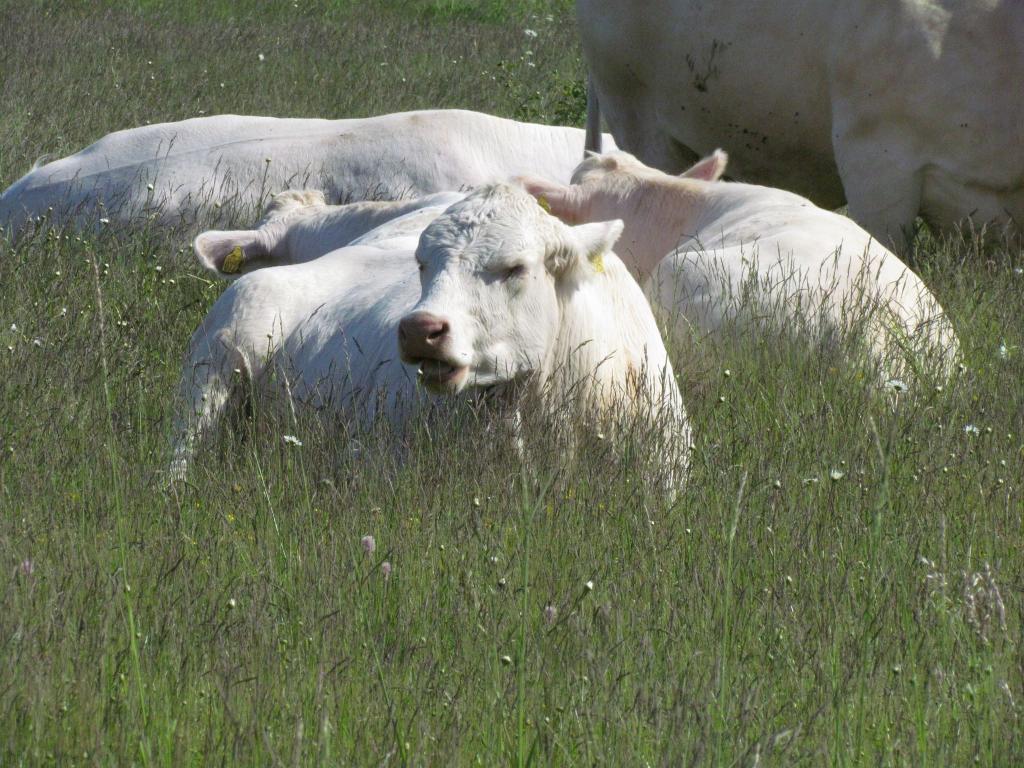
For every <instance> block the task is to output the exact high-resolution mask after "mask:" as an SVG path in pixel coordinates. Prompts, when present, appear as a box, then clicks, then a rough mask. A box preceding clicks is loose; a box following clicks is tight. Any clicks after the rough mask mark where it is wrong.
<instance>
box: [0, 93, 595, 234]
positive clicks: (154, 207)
mask: <svg viewBox="0 0 1024 768" xmlns="http://www.w3.org/2000/svg"><path fill="white" fill-rule="evenodd" d="M608 140H611V138H610V137H608ZM582 152H583V131H582V130H580V129H577V128H561V127H555V126H548V125H534V124H531V123H520V122H516V121H514V120H506V119H503V118H499V117H492V116H491V115H485V114H481V113H478V112H468V111H464V110H455V109H452V110H426V111H421V112H405V113H398V114H391V115H381V116H379V117H369V118H363V119H351V120H307V119H292V118H289V119H282V118H274V117H248V116H241V115H219V116H215V117H200V118H194V119H191V120H183V121H181V122H176V123H161V124H159V125H148V126H144V127H140V128H132V129H129V130H124V131H117V132H116V133H111V134H108V135H107V136H105V137H103V138H102V139H100V140H99V141H97V142H96V143H95V144H92V145H91V146H89V147H86V148H85V149H83V150H82V151H81V152H78V153H76V154H74V155H71V156H69V157H65V158H63V159H60V160H56V161H54V162H50V163H46V164H45V165H40V166H39V167H36V168H33V169H32V170H31V171H30V172H29V173H27V174H26V175H25V176H23V177H22V178H21V179H19V180H18V181H16V182H15V183H14V184H12V185H11V186H10V187H9V188H8V189H7V190H6V191H5V192H4V193H3V195H2V196H0V230H2V229H7V230H17V229H18V228H19V227H20V226H21V225H22V224H23V223H24V222H25V221H26V219H28V218H30V217H38V216H43V215H46V214H47V211H48V209H51V208H52V209H53V211H52V213H51V214H50V215H51V218H52V220H56V221H57V222H67V221H70V222H72V223H74V224H75V225H76V226H84V227H95V226H98V222H99V221H100V219H108V220H110V221H127V222H131V221H135V220H137V219H140V218H146V217H148V216H154V217H155V218H156V220H158V221H160V222H162V223H165V224H174V223H181V222H183V223H185V224H186V225H188V224H191V223H192V222H193V221H194V219H195V218H196V216H197V215H198V214H199V213H200V212H202V211H203V210H208V209H209V207H210V206H213V205H217V206H225V207H226V208H230V209H231V210H232V211H241V212H242V213H243V214H244V213H250V215H251V212H254V211H256V210H258V209H259V206H261V205H262V204H263V203H264V201H265V199H266V197H267V196H268V195H269V194H271V193H274V192H279V191H281V190H283V189H287V188H292V187H308V188H312V189H319V190H321V191H323V192H324V193H325V194H326V196H327V198H328V199H330V200H333V201H340V202H349V201H358V200H372V199H380V200H396V199H400V198H403V197H408V196H418V195H425V194H429V193H432V192H440V191H445V190H457V189H463V188H467V187H471V186H476V185H480V184H487V183H493V182H497V181H502V180H504V179H507V178H509V177H510V176H512V175H515V174H520V173H533V174H539V175H541V176H544V177H545V178H551V179H552V180H562V181H568V179H569V175H570V174H571V173H572V169H573V166H574V165H575V164H576V162H578V161H579V158H580V157H581V156H582Z"/></svg>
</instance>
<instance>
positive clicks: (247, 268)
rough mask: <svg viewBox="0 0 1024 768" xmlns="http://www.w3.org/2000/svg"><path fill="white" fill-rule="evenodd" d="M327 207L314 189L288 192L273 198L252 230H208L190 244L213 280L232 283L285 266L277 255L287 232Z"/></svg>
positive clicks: (282, 256) (284, 256) (325, 202)
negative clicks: (254, 272) (274, 266)
mask: <svg viewBox="0 0 1024 768" xmlns="http://www.w3.org/2000/svg"><path fill="white" fill-rule="evenodd" d="M326 205H327V201H326V199H325V198H324V193H323V192H320V191H319V190H314V189H289V190H285V191H284V192H281V193H279V194H276V195H274V197H273V198H272V199H271V200H270V202H269V203H268V204H267V207H266V209H265V210H264V211H263V217H262V218H261V219H260V220H259V222H258V223H257V224H256V227H255V229H241V230H226V231H222V230H211V231H209V232H203V233H202V234H201V235H199V236H198V237H196V239H195V241H194V242H193V243H192V249H193V250H194V251H195V254H196V258H198V259H199V263H200V264H202V265H203V266H204V267H205V268H206V269H208V270H210V271H211V272H213V273H214V274H215V275H217V277H221V278H225V279H228V280H234V279H235V278H237V277H240V276H241V275H243V274H245V273H246V272H251V271H252V270H254V269H258V268H259V267H265V266H270V265H272V264H274V263H282V264H286V263H288V261H289V259H288V258H287V256H286V254H283V253H281V252H280V251H281V248H282V246H283V245H284V241H285V237H286V236H287V233H288V228H289V227H290V226H291V225H292V224H293V223H295V222H296V221H298V220H300V219H303V218H306V217H307V216H310V215H314V214H316V213H318V212H320V211H322V210H324V208H325V207H326Z"/></svg>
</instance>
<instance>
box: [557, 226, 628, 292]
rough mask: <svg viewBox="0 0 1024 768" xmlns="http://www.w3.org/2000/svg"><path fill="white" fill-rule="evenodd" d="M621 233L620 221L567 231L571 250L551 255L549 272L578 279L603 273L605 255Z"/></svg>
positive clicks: (565, 248) (563, 249)
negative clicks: (550, 269) (570, 275)
mask: <svg viewBox="0 0 1024 768" xmlns="http://www.w3.org/2000/svg"><path fill="white" fill-rule="evenodd" d="M622 229H623V223H622V220H621V219H612V220H611V221H595V222H592V223H590V224H580V225H579V226H575V227H571V228H570V238H571V241H572V247H563V248H562V249H561V250H560V251H558V252H556V253H555V254H553V256H554V258H553V259H552V260H551V261H552V262H553V271H555V272H556V274H560V275H566V274H569V273H572V274H574V275H575V276H576V277H577V278H579V279H586V278H587V277H589V276H591V275H595V274H602V273H604V257H605V254H607V253H608V252H609V251H611V250H612V248H613V247H614V245H615V243H616V241H617V240H618V239H619V237H620V236H621V235H622Z"/></svg>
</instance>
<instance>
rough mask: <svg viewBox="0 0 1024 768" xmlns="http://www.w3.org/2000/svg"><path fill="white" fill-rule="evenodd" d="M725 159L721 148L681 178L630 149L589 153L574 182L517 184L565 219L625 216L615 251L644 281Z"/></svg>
mask: <svg viewBox="0 0 1024 768" xmlns="http://www.w3.org/2000/svg"><path fill="white" fill-rule="evenodd" d="M727 162H728V157H727V155H726V154H725V152H723V151H722V150H720V149H719V150H715V152H714V153H713V154H711V155H709V156H708V157H706V158H704V159H703V160H701V161H699V162H698V163H697V164H696V165H694V166H693V167H691V168H689V169H688V170H686V171H684V172H683V173H682V174H680V176H671V175H669V174H667V173H663V172H662V171H659V170H657V169H656V168H650V167H648V166H646V165H644V164H643V163H641V162H640V161H639V160H637V159H636V158H635V157H633V156H632V155H630V154H628V153H627V152H608V153H606V154H603V155H595V154H591V155H589V156H588V157H587V158H586V159H585V160H584V161H583V162H582V163H580V164H579V165H578V166H577V167H576V170H575V171H574V172H573V175H572V184H569V185H566V184H558V183H556V182H551V181H548V180H546V179H542V178H539V177H533V176H531V177H522V178H520V179H519V182H520V183H521V184H523V186H524V187H525V188H526V189H527V190H529V191H530V192H531V193H532V194H533V195H535V196H536V197H537V199H538V201H539V202H540V203H541V205H543V206H546V207H547V208H548V209H549V210H550V211H551V213H552V214H553V215H555V216H557V217H558V218H559V219H561V220H562V221H564V222H567V223H573V224H575V223H580V222H587V221H601V220H606V219H612V218H622V219H623V220H624V221H625V232H624V234H623V237H622V240H621V241H620V243H619V247H618V249H617V251H618V253H619V255H620V256H621V257H622V260H623V262H625V263H626V265H627V266H628V267H629V269H630V271H631V272H632V273H633V274H634V276H636V277H637V278H638V279H641V280H642V279H644V278H646V277H647V276H648V275H650V274H651V272H652V271H653V270H654V268H655V267H656V266H657V264H658V262H659V261H660V260H661V259H662V258H663V257H664V256H665V255H666V254H667V253H669V251H671V250H672V249H673V248H674V247H675V246H676V244H678V242H679V240H680V238H681V236H682V235H683V234H684V233H685V231H686V227H687V225H688V224H690V223H692V220H693V218H694V216H695V215H697V214H698V213H699V211H700V210H701V209H702V208H703V205H704V200H705V198H706V197H707V191H708V190H709V189H711V188H713V187H710V186H708V185H707V184H704V182H715V181H717V180H718V179H720V178H721V176H722V174H723V173H724V172H725V167H726V163H727Z"/></svg>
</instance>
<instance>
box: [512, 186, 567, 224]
mask: <svg viewBox="0 0 1024 768" xmlns="http://www.w3.org/2000/svg"><path fill="white" fill-rule="evenodd" d="M516 181H517V182H518V183H519V184H521V185H522V187H523V189H525V190H526V191H527V192H529V193H530V194H531V195H533V196H534V197H535V198H537V202H538V203H539V204H540V207H541V208H543V209H544V210H545V211H547V212H548V213H550V214H551V215H552V216H555V217H557V218H559V219H561V220H562V221H564V222H565V223H567V224H575V223H576V222H577V221H579V220H580V217H581V211H580V200H579V195H578V189H577V188H575V187H568V186H566V185H565V184H559V183H557V182H554V181H548V180H547V179H542V178H540V177H539V176H519V177H517V178H516Z"/></svg>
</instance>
